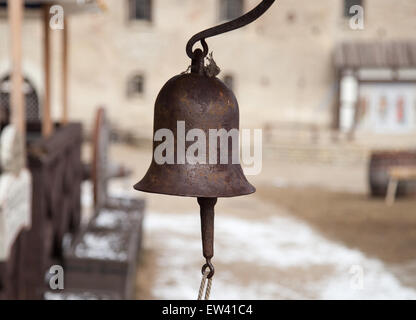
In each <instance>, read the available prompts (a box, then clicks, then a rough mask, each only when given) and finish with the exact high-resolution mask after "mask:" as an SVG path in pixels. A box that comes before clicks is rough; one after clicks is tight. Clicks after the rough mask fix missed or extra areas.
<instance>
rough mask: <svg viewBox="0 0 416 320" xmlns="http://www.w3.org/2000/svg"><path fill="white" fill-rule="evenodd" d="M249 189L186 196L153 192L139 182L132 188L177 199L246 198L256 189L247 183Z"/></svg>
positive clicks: (183, 194)
mask: <svg viewBox="0 0 416 320" xmlns="http://www.w3.org/2000/svg"><path fill="white" fill-rule="evenodd" d="M248 184H249V186H250V187H251V188H250V190H248V191H245V192H240V193H235V194H231V193H230V194H226V195H206V194H192V195H191V194H186V193H180V192H178V193H173V192H163V191H155V190H151V189H149V188H141V187H140V182H138V183H136V184H135V185H134V186H133V188H134V189H135V190H137V191H141V192H146V193H152V194H161V195H166V196H177V197H188V198H234V197H239V196H247V195H250V194H253V193H255V192H256V191H257V189H256V187H254V186H253V185H252V184H251V183H248Z"/></svg>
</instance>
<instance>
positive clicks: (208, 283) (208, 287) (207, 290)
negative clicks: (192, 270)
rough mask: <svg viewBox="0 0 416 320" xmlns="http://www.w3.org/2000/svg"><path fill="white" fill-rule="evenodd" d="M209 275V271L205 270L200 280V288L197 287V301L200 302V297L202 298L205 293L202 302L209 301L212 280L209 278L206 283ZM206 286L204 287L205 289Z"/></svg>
mask: <svg viewBox="0 0 416 320" xmlns="http://www.w3.org/2000/svg"><path fill="white" fill-rule="evenodd" d="M209 273H210V270H209V269H207V270H205V272H204V274H203V276H202V280H201V286H200V287H199V293H198V300H202V297H203V296H204V291H205V298H204V300H209V296H210V294H211V287H212V278H209V279H208V281H207V277H208V275H209ZM205 284H206V287H205Z"/></svg>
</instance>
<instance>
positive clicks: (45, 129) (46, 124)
mask: <svg viewBox="0 0 416 320" xmlns="http://www.w3.org/2000/svg"><path fill="white" fill-rule="evenodd" d="M49 10H50V5H45V6H44V7H43V35H44V39H43V58H44V61H43V63H44V81H45V96H44V99H43V110H42V135H43V136H44V137H48V136H50V135H51V134H52V131H53V124H52V118H51V35H50V27H49V20H50V14H49Z"/></svg>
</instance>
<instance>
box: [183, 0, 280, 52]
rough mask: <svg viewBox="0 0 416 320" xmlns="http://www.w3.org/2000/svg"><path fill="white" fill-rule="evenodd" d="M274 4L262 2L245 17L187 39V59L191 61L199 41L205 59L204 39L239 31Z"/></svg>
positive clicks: (206, 49) (205, 47) (271, 0)
mask: <svg viewBox="0 0 416 320" xmlns="http://www.w3.org/2000/svg"><path fill="white" fill-rule="evenodd" d="M274 2H275V0H263V1H262V2H261V3H260V4H259V5H258V6H257V7H255V8H254V9H253V10H251V11H249V12H247V13H246V14H245V15H243V16H241V17H238V18H237V19H234V20H231V21H228V22H225V23H223V24H220V25H218V26H215V27H212V28H209V29H206V30H204V31H201V32H199V33H197V34H196V35H194V36H193V37H192V38H191V39H189V41H188V43H187V44H186V54H187V55H188V57H189V58H191V59H193V58H194V53H193V51H192V48H193V47H194V45H195V43H197V42H198V41H201V44H202V47H203V49H204V57H205V56H206V55H207V54H208V45H207V43H206V42H205V39H206V38H210V37H214V36H216V35H219V34H221V33H225V32H229V31H233V30H235V29H239V28H241V27H244V26H246V25H248V24H250V23H252V22H253V21H255V20H257V19H258V18H259V17H260V16H261V15H263V13H265V12H266V11H267V10H268V9H269V8H270V7H271V5H272V4H273V3H274Z"/></svg>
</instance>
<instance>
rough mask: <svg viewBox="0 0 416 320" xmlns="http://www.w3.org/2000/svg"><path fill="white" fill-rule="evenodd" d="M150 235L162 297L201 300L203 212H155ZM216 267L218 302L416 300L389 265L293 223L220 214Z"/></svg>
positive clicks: (156, 287)
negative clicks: (256, 300) (200, 216)
mask: <svg viewBox="0 0 416 320" xmlns="http://www.w3.org/2000/svg"><path fill="white" fill-rule="evenodd" d="M144 230H145V246H146V247H148V248H149V249H153V250H154V252H155V253H156V256H157V262H156V263H157V265H156V266H155V268H156V269H157V275H156V277H155V284H154V288H153V295H154V297H155V298H157V299H195V298H196V295H197V291H198V288H199V283H200V277H201V275H200V271H199V270H200V266H201V265H202V264H203V263H204V261H203V258H202V252H201V251H202V250H201V240H200V221H199V213H198V212H193V213H157V212H147V213H146V218H145V228H144ZM213 263H214V265H216V266H217V268H216V274H215V277H214V280H213V289H212V294H211V298H212V299H310V298H313V299H416V290H414V289H411V288H407V287H404V286H402V285H401V283H400V282H399V281H398V280H397V279H396V278H395V276H394V275H393V274H392V273H391V272H389V271H388V270H387V268H386V267H385V266H384V265H383V263H382V262H381V261H379V260H376V259H370V258H368V257H366V256H365V255H363V254H362V253H361V252H360V251H358V250H352V249H349V248H347V247H345V246H343V245H341V244H338V243H335V242H332V241H329V240H327V239H325V238H323V237H322V236H320V235H319V234H318V233H317V232H315V231H314V230H313V229H311V228H310V227H309V226H308V225H306V224H305V223H303V222H301V221H299V220H296V219H294V218H291V217H282V216H273V217H271V218H267V219H263V220H261V221H253V220H245V219H242V218H237V217H234V216H232V215H226V214H224V213H222V212H219V213H217V214H216V221H215V256H214V259H213ZM244 268H246V269H247V271H249V272H248V273H245V272H241V270H240V269H244ZM243 271H244V270H243ZM361 275H362V277H361Z"/></svg>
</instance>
